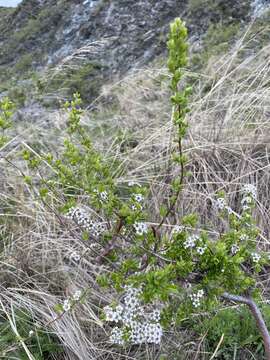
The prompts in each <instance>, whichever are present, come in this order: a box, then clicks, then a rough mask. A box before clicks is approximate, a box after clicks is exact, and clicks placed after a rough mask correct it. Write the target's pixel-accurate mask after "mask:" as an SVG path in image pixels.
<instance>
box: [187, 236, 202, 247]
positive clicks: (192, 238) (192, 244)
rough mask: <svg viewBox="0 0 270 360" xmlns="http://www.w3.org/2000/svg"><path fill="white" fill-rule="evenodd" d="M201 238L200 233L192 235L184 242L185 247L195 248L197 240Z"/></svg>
mask: <svg viewBox="0 0 270 360" xmlns="http://www.w3.org/2000/svg"><path fill="white" fill-rule="evenodd" d="M198 240H199V236H198V235H190V236H189V237H188V238H187V239H186V241H185V242H184V248H185V249H188V248H194V247H195V246H196V242H197V241H198Z"/></svg>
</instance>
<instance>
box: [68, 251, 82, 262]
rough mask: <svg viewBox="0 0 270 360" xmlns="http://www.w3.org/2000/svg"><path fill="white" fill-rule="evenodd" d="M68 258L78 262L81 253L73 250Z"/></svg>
mask: <svg viewBox="0 0 270 360" xmlns="http://www.w3.org/2000/svg"><path fill="white" fill-rule="evenodd" d="M69 258H70V260H71V261H72V260H73V261H76V262H79V261H80V260H81V255H80V254H78V253H77V252H76V251H74V252H73V253H71V254H70V257H69Z"/></svg>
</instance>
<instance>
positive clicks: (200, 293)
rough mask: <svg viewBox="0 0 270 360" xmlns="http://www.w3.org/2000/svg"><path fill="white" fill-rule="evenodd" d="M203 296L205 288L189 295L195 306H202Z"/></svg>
mask: <svg viewBox="0 0 270 360" xmlns="http://www.w3.org/2000/svg"><path fill="white" fill-rule="evenodd" d="M203 296H204V291H203V289H200V290H198V291H197V293H193V294H190V295H189V297H190V300H191V302H192V305H193V306H194V307H195V308H197V307H199V306H201V299H202V298H203Z"/></svg>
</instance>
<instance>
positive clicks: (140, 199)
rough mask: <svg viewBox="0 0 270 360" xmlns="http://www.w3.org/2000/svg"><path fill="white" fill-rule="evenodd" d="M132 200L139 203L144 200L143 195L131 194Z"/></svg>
mask: <svg viewBox="0 0 270 360" xmlns="http://www.w3.org/2000/svg"><path fill="white" fill-rule="evenodd" d="M133 197H134V200H135V201H137V202H139V203H141V202H143V200H144V197H143V195H142V194H133Z"/></svg>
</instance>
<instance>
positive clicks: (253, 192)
mask: <svg viewBox="0 0 270 360" xmlns="http://www.w3.org/2000/svg"><path fill="white" fill-rule="evenodd" d="M242 192H243V193H244V194H245V195H250V196H251V197H252V198H253V199H254V200H256V198H257V189H256V187H255V186H254V185H252V184H245V185H244V186H243V188H242Z"/></svg>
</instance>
